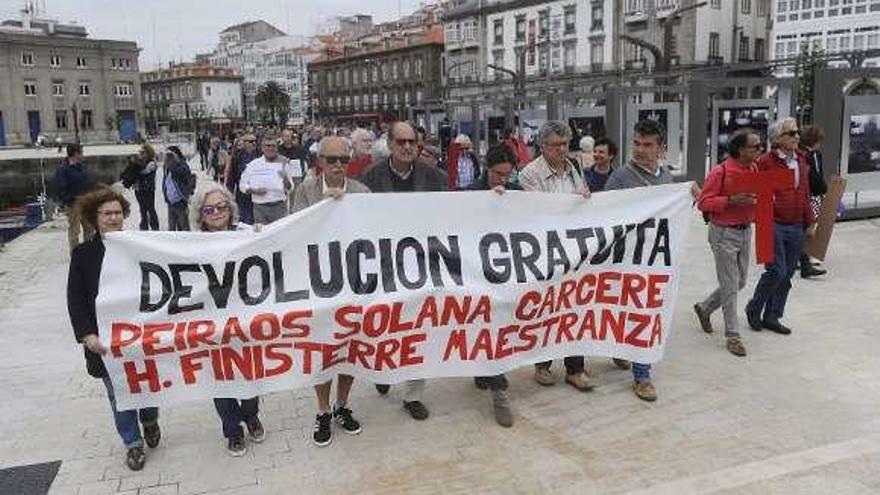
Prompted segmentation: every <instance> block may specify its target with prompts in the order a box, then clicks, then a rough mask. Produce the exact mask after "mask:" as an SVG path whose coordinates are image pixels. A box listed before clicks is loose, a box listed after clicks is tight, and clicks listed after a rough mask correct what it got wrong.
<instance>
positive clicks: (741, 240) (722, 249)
mask: <svg viewBox="0 0 880 495" xmlns="http://www.w3.org/2000/svg"><path fill="white" fill-rule="evenodd" d="M709 246H711V247H712V253H713V254H714V255H715V272H716V274H717V275H718V288H717V289H715V291H714V292H712V294H711V295H709V297H707V298H706V300H705V301H703V302H702V303H701V304H702V306H703V309H704V310H706V312H707V313H712V312H714V311H715V310H716V309H718V308H719V307H720V308H721V312H722V313H723V314H724V336H725V337H738V336H739V330H738V322H737V316H736V315H737V312H736V293H737V292H739V291H740V290H742V288H743V287H745V286H746V279H747V278H748V276H749V255H750V253H751V246H752V228H751V227H749V228H747V229H742V230H740V229H735V228H731V227H721V226H718V225H715V224H714V223H710V224H709Z"/></svg>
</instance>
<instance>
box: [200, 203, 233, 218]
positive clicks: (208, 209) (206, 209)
mask: <svg viewBox="0 0 880 495" xmlns="http://www.w3.org/2000/svg"><path fill="white" fill-rule="evenodd" d="M227 211H229V203H219V204H216V205H205V206H203V207H202V215H213V214H215V213H226V212H227Z"/></svg>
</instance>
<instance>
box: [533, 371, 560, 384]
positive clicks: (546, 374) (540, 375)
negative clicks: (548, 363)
mask: <svg viewBox="0 0 880 495" xmlns="http://www.w3.org/2000/svg"><path fill="white" fill-rule="evenodd" d="M535 381H536V382H538V383H540V384H541V385H543V386H545V387H549V386H550V385H556V377H555V376H553V373H552V372H550V368H535Z"/></svg>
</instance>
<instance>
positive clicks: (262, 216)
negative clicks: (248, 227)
mask: <svg viewBox="0 0 880 495" xmlns="http://www.w3.org/2000/svg"><path fill="white" fill-rule="evenodd" d="M285 215H287V205H285V204H284V201H275V202H274V203H254V223H261V224H263V225H268V224H270V223H272V222H274V221H275V220H281V219H282V218H284V216H285Z"/></svg>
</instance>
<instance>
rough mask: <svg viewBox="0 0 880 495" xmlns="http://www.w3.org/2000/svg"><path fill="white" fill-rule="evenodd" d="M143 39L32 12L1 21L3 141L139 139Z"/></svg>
mask: <svg viewBox="0 0 880 495" xmlns="http://www.w3.org/2000/svg"><path fill="white" fill-rule="evenodd" d="M138 53H139V49H138V47H137V44H136V43H134V42H128V41H113V40H97V39H92V38H89V37H88V34H87V32H86V30H85V29H84V28H83V27H81V26H76V25H65V24H60V23H58V22H56V21H55V20H52V19H48V18H44V17H38V16H36V15H34V14H33V13H29V12H25V13H24V16H23V18H22V20H20V21H16V20H10V21H4V22H3V23H0V146H17V145H26V144H32V143H35V142H36V141H37V139H38V137H39V136H41V135H42V136H43V137H44V138H45V140H46V141H47V142H51V143H54V142H55V140H56V139H57V138H60V139H61V141H63V142H73V141H75V140H77V139H78V140H79V141H80V142H86V143H94V142H116V141H118V140H121V141H132V142H133V141H134V140H135V139H136V138H137V136H138V133H139V129H141V128H142V107H141V89H140V79H139V77H138Z"/></svg>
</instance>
